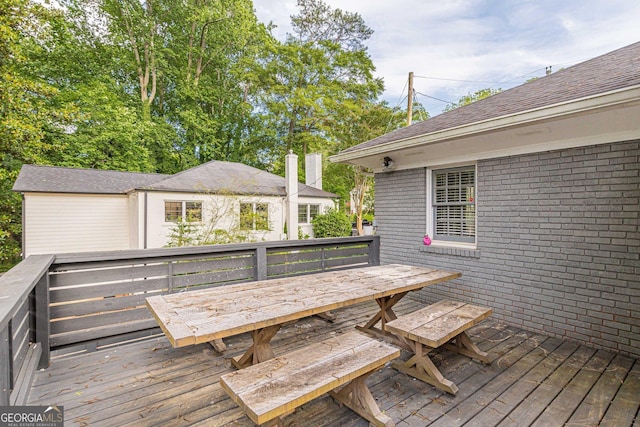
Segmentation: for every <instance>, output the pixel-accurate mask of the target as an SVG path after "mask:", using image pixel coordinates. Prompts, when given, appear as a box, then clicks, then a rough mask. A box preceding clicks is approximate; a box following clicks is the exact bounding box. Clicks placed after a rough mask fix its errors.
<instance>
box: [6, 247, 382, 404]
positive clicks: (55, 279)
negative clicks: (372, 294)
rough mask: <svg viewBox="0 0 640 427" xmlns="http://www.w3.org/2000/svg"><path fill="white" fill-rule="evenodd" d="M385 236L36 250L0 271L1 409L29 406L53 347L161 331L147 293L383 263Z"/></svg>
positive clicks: (100, 344) (75, 348)
mask: <svg viewBox="0 0 640 427" xmlns="http://www.w3.org/2000/svg"><path fill="white" fill-rule="evenodd" d="M379 249H380V243H379V237H377V236H362V237H347V238H335V239H313V240H296V241H278V242H260V243H246V244H232V245H215V246H200V247H189V248H172V249H149V250H128V251H115V252H91V253H78V254H60V255H55V256H54V255H33V256H30V257H29V258H27V259H25V260H24V261H22V262H21V263H20V264H18V265H17V266H16V267H14V268H13V269H12V270H10V271H8V272H7V273H5V274H4V275H3V276H2V277H0V405H9V404H12V405H15V404H20V403H22V402H23V400H24V397H25V393H26V390H27V389H28V386H29V384H30V383H31V379H32V377H33V373H34V372H35V370H36V369H43V368H46V367H48V366H49V363H50V360H51V352H52V351H56V353H58V354H64V353H65V352H66V353H68V352H84V351H92V350H96V349H99V348H104V347H109V346H113V345H119V344H122V343H123V342H126V341H131V340H136V339H143V338H145V337H148V336H152V335H156V334H158V333H160V330H159V328H158V327H157V324H156V322H155V320H154V319H153V317H152V316H151V314H150V313H149V311H148V310H147V308H146V306H145V298H146V297H148V296H151V295H156V294H162V293H172V292H182V291H186V290H193V289H202V288H206V287H213V286H224V285H226V284H232V283H239V282H247V281H252V280H263V279H269V278H276V277H286V276H292V275H299V274H310V273H317V272H322V271H328V270H336V269H342V268H354V267H361V266H366V265H378V264H379V260H380V258H379V252H380V250H379Z"/></svg>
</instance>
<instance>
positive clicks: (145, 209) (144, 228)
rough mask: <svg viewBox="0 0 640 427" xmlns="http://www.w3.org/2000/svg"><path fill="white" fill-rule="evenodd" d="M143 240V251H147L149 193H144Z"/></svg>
mask: <svg viewBox="0 0 640 427" xmlns="http://www.w3.org/2000/svg"><path fill="white" fill-rule="evenodd" d="M142 233H143V236H144V237H143V240H144V247H143V249H147V192H146V191H145V192H144V224H143V230H142Z"/></svg>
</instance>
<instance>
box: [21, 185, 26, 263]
mask: <svg viewBox="0 0 640 427" xmlns="http://www.w3.org/2000/svg"><path fill="white" fill-rule="evenodd" d="M26 206H27V204H26V203H25V200H24V193H22V239H21V240H22V254H21V255H22V259H25V258H26V256H25V254H26V252H27V251H26V246H25V245H26V242H27V229H26V227H25V226H26V224H27V222H26V221H25V219H24V218H25V212H26Z"/></svg>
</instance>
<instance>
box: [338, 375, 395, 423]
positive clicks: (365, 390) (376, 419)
mask: <svg viewBox="0 0 640 427" xmlns="http://www.w3.org/2000/svg"><path fill="white" fill-rule="evenodd" d="M373 372H374V371H371V372H367V373H366V374H364V375H361V376H359V377H358V378H355V379H353V380H352V381H351V382H350V383H348V384H347V385H346V386H344V387H343V388H341V389H340V391H337V392H335V391H330V392H329V394H330V395H331V396H332V397H333V398H334V399H336V400H337V401H339V402H340V403H342V404H344V405H345V406H346V407H347V408H349V409H351V410H352V411H353V412H355V413H356V414H358V415H360V416H361V417H362V418H364V419H365V420H367V421H369V422H370V423H371V424H373V425H374V426H377V427H395V423H394V422H393V420H392V419H391V418H390V417H389V416H388V415H385V414H383V413H382V411H381V410H380V408H379V407H378V404H377V403H376V400H375V399H374V397H373V395H372V394H371V391H370V390H369V387H367V385H366V384H365V380H366V379H367V377H369V375H371V374H372V373H373Z"/></svg>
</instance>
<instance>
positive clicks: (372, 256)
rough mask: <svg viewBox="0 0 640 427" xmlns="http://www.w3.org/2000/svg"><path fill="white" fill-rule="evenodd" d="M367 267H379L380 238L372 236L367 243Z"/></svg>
mask: <svg viewBox="0 0 640 427" xmlns="http://www.w3.org/2000/svg"><path fill="white" fill-rule="evenodd" d="M369 265H380V236H372V239H371V243H369Z"/></svg>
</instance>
